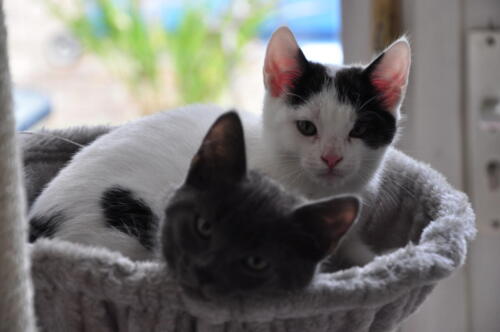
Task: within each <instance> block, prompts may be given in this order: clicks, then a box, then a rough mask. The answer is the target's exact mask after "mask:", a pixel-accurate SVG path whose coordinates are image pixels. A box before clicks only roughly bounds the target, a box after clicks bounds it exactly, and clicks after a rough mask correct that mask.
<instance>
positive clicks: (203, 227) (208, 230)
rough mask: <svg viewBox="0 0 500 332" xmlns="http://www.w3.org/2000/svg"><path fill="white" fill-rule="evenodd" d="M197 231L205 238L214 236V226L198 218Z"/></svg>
mask: <svg viewBox="0 0 500 332" xmlns="http://www.w3.org/2000/svg"><path fill="white" fill-rule="evenodd" d="M196 230H197V231H198V234H200V236H201V237H203V238H209V237H210V235H212V224H211V223H209V222H208V221H206V220H205V219H203V218H202V217H198V218H196Z"/></svg>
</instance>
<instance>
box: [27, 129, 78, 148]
mask: <svg viewBox="0 0 500 332" xmlns="http://www.w3.org/2000/svg"><path fill="white" fill-rule="evenodd" d="M18 133H19V134H26V135H35V136H43V137H49V138H57V139H59V140H61V141H63V142H66V143H69V144H73V145H75V146H78V147H79V148H83V147H85V145H82V144H80V143H77V142H75V141H72V140H70V139H68V138H65V137H61V136H58V135H54V134H49V133H44V132H34V131H19V132H18Z"/></svg>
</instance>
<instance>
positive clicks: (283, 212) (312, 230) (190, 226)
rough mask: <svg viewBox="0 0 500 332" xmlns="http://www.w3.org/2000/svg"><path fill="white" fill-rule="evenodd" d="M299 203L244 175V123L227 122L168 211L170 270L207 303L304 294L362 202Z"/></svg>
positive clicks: (231, 117)
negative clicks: (260, 295)
mask: <svg viewBox="0 0 500 332" xmlns="http://www.w3.org/2000/svg"><path fill="white" fill-rule="evenodd" d="M302 203H303V202H302V201H301V200H300V199H298V198H296V197H294V196H291V195H289V194H286V193H285V192H284V191H283V190H282V189H281V188H280V187H279V186H277V185H276V184H275V183H274V182H272V181H270V180H269V179H267V178H266V177H264V176H262V175H260V174H258V173H255V172H247V171H246V163H245V152H244V142H243V132H242V129H241V124H240V123H239V119H238V117H237V116H236V115H235V114H234V113H229V114H226V115H223V116H222V117H221V118H219V119H218V120H217V121H216V123H215V124H214V125H213V126H212V128H211V129H210V131H209V133H208V134H207V137H206V138H205V140H204V142H203V144H202V147H201V148H200V150H199V151H198V153H197V155H196V156H195V157H194V158H193V162H192V165H191V169H190V171H189V174H188V178H187V180H186V183H185V184H184V185H183V186H182V187H181V188H180V189H179V190H178V191H177V192H176V194H175V195H174V197H173V199H172V200H171V202H170V204H169V206H168V207H167V210H166V223H165V227H164V232H163V245H164V247H163V251H164V254H165V257H166V260H167V263H168V264H169V266H170V268H171V269H172V270H173V272H174V274H175V276H176V278H177V280H178V281H179V283H180V285H181V286H182V287H183V288H184V290H186V291H188V292H189V293H191V294H194V295H197V296H201V297H204V298H214V297H217V296H231V295H241V294H245V293H248V292H253V293H255V292H258V293H260V292H275V291H287V290H295V289H300V288H303V287H305V286H306V285H307V284H308V283H309V282H310V281H311V279H312V278H313V276H314V273H315V270H316V266H317V264H318V263H319V262H320V261H321V260H322V259H323V258H324V257H325V256H326V255H327V254H328V253H329V252H330V251H331V250H332V249H333V248H335V246H336V244H337V243H338V241H339V240H340V238H341V237H342V236H343V234H345V232H346V231H347V230H348V229H349V227H350V225H351V224H352V222H353V221H354V219H355V218H356V216H357V212H358V200H357V199H356V198H353V197H343V198H336V199H329V200H324V201H321V202H317V203H310V204H302Z"/></svg>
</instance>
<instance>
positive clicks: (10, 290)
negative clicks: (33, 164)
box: [0, 0, 35, 332]
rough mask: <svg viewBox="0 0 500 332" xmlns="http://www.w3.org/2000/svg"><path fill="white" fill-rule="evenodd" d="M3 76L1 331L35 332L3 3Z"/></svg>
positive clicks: (0, 27) (0, 52)
mask: <svg viewBox="0 0 500 332" xmlns="http://www.w3.org/2000/svg"><path fill="white" fill-rule="evenodd" d="M0 73H1V74H0V331H1V332H7V331H8V332H30V331H35V328H34V324H33V322H34V318H33V317H34V316H33V309H32V308H33V306H32V286H31V281H30V278H29V262H28V256H27V254H28V250H27V246H26V239H27V235H26V218H25V216H24V199H23V198H24V195H23V194H22V187H21V185H22V183H21V162H20V158H19V155H18V153H17V149H16V146H15V135H14V132H15V130H14V115H13V112H12V96H11V89H10V75H9V68H8V57H7V34H6V29H5V25H4V14H3V1H1V0H0Z"/></svg>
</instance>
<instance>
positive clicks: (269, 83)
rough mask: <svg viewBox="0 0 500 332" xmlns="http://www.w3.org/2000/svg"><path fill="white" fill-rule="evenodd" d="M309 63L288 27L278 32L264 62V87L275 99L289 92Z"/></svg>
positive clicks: (271, 40)
mask: <svg viewBox="0 0 500 332" xmlns="http://www.w3.org/2000/svg"><path fill="white" fill-rule="evenodd" d="M304 61H307V60H306V59H305V57H304V54H303V53H302V51H301V49H300V47H299V44H298V43H297V40H295V37H294V36H293V33H292V31H291V30H290V29H289V28H288V27H285V26H283V27H280V28H279V29H278V30H276V31H275V32H274V33H273V35H272V36H271V39H270V40H269V43H268V45H267V51H266V58H265V60H264V85H265V87H266V90H268V91H269V92H270V93H271V95H272V96H273V97H279V96H281V94H282V93H283V92H284V91H286V90H288V89H289V88H290V87H291V86H292V85H293V81H294V80H295V79H296V78H297V77H299V76H300V75H301V74H302V65H303V62H304Z"/></svg>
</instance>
